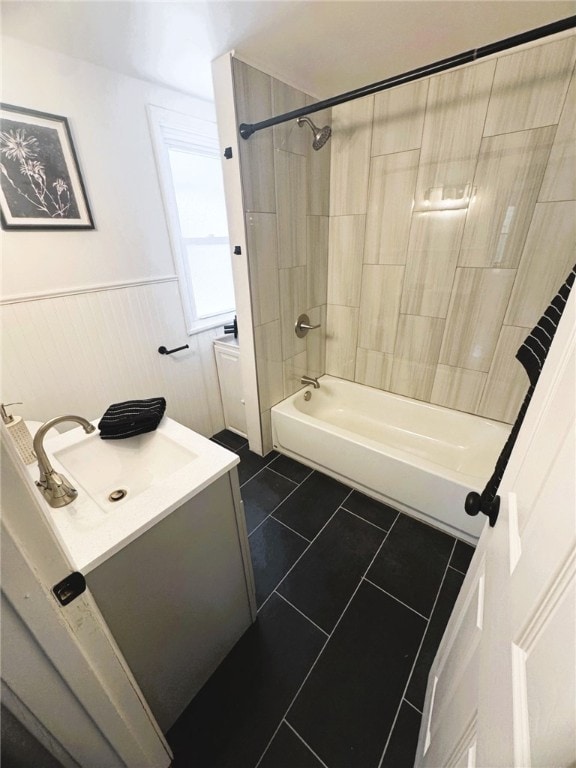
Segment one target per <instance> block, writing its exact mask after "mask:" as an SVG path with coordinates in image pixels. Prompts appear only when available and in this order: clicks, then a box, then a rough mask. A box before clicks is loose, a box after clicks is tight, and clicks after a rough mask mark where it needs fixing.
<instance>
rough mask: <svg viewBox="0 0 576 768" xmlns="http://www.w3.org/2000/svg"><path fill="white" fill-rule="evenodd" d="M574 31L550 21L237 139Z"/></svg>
mask: <svg viewBox="0 0 576 768" xmlns="http://www.w3.org/2000/svg"><path fill="white" fill-rule="evenodd" d="M574 27H576V16H568V17H567V18H566V19H560V20H559V21H554V22H552V23H551V24H546V25H545V26H543V27H537V28H536V29H530V30H528V31H527V32H522V33H520V34H519V35H514V36H513V37H507V38H506V39H504V40H499V41H498V42H496V43H490V44H489V45H483V46H482V47H480V48H473V49H471V50H469V51H466V52H465V53H459V54H456V55H455V56H450V57H449V58H447V59H441V60H440V61H435V62H434V63H433V64H427V65H426V66H424V67H418V68H417V69H412V70H410V71H409V72H404V73H403V74H401V75H394V76H393V77H389V78H387V79H386V80H380V81H379V82H377V83H372V84H371V85H364V86H362V87H361V88H356V89H355V90H353V91H347V92H346V93H341V94H340V95H339V96H333V97H332V98H330V99H324V101H318V102H316V104H312V105H310V106H308V107H301V108H300V109H294V110H292V112H285V113H284V114H282V115H277V116H276V117H270V118H268V120H261V121H260V122H259V123H242V124H241V125H240V126H239V131H240V136H242V138H243V139H249V138H250V136H252V134H253V133H256V131H260V130H262V128H270V127H271V126H272V125H278V124H279V123H285V122H287V121H288V120H295V119H296V118H297V117H304V115H311V114H313V113H314V112H320V110H322V109H329V108H330V107H336V106H337V105H338V104H344V103H345V102H347V101H353V100H354V99H360V98H362V96H369V95H370V94H372V93H378V92H379V91H385V90H387V89H388V88H394V87H395V86H397V85H402V84H403V83H410V82H412V81H413V80H420V79H421V78H423V77H428V76H429V75H433V74H437V73H438V72H445V71H446V70H448V69H453V68H454V67H459V66H461V65H462V64H469V63H470V62H474V61H477V60H478V59H482V58H484V57H485V56H490V55H491V54H493V53H499V52H500V51H505V50H507V49H508V48H515V47H516V46H518V45H522V44H523V43H530V42H532V41H534V40H539V39H540V38H542V37H548V36H549V35H554V34H556V33H557V32H565V31H566V30H568V29H573V28H574Z"/></svg>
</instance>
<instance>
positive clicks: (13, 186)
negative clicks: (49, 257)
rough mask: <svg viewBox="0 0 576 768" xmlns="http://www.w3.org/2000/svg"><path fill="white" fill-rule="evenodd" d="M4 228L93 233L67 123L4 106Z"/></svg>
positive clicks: (0, 161)
mask: <svg viewBox="0 0 576 768" xmlns="http://www.w3.org/2000/svg"><path fill="white" fill-rule="evenodd" d="M0 218H1V222H2V228H3V229H7V230H8V229H20V230H33V229H37V230H51V229H54V230H63V229H94V221H93V219H92V214H91V212H90V207H89V205H88V199H87V196H86V190H85V188H84V183H83V181H82V176H81V174H80V168H79V165H78V159H77V157H76V152H75V150H74V144H73V143H72V135H71V133H70V127H69V125H68V120H67V119H66V118H65V117H61V116H59V115H51V114H47V113H45V112H37V111H36V110H32V109H26V108H24V107H15V106H12V105H11V104H0Z"/></svg>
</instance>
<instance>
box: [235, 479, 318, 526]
mask: <svg viewBox="0 0 576 768" xmlns="http://www.w3.org/2000/svg"><path fill="white" fill-rule="evenodd" d="M262 469H267V467H263V468H262ZM261 471H262V470H261ZM272 471H274V470H272ZM256 474H259V473H258V472H257V473H256ZM276 474H278V472H276ZM254 477H256V475H254ZM281 477H284V475H281ZM308 477H309V476H308ZM284 479H285V480H288V479H289V478H284ZM306 479H308V478H306ZM290 482H291V483H293V482H294V480H290ZM303 482H304V480H302V483H303ZM302 483H298V484H297V485H296V486H295V487H294V488H292V490H291V491H290V493H289V494H288V495H287V496H285V497H284V498H283V499H282V501H280V502H279V503H278V504H276V506H275V507H274V509H272V510H271V511H270V512H268V514H267V515H266V517H265V518H264V519H263V520H261V521H260V522H259V523H258V525H257V526H256V528H254V529H253V530H251V531H250V533H249V534H248V538H250V536H252V534H253V533H254V531H257V530H258V528H260V526H261V525H263V524H264V523H265V522H266V520H268V518H269V517H270V515H273V514H274V512H276V510H277V509H278V507H281V506H282V504H284V502H285V501H286V499H289V498H290V496H292V494H293V493H295V492H296V491H297V490H298V488H300V486H301V485H302ZM244 505H246V502H244ZM274 519H276V518H274Z"/></svg>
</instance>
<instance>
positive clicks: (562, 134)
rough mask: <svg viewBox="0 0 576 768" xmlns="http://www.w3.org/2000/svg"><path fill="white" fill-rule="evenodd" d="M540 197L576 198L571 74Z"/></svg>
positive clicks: (575, 95) (575, 91) (575, 105)
mask: <svg viewBox="0 0 576 768" xmlns="http://www.w3.org/2000/svg"><path fill="white" fill-rule="evenodd" d="M538 199H539V200H543V201H544V200H545V201H550V200H576V75H574V76H573V77H572V80H571V83H570V88H569V89H568V93H567V95H566V101H565V103H564V109H563V110H562V116H561V117H560V122H559V123H558V129H557V131H556V136H555V137H554V145H553V146H552V152H551V153H550V158H549V160H548V165H547V167H546V173H545V174H544V181H543V182H542V189H541V190H540V196H539V198H538Z"/></svg>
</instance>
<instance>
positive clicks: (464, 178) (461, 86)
mask: <svg viewBox="0 0 576 768" xmlns="http://www.w3.org/2000/svg"><path fill="white" fill-rule="evenodd" d="M495 67H496V62H495V61H486V62H484V63H482V64H478V65H476V66H473V67H466V68H464V69H460V70H455V71H454V72H448V73H445V74H443V75H438V76H436V77H433V78H431V80H430V89H429V91H428V102H427V107H426V117H425V120H424V132H423V135H422V150H421V152H420V171H419V174H418V184H417V191H416V202H417V203H418V202H419V201H421V200H423V199H424V194H425V192H426V190H427V189H429V188H430V187H443V186H450V187H452V186H464V185H466V184H469V183H471V181H472V178H473V176H474V169H475V167H476V160H477V157H478V149H479V147H480V141H481V138H482V126H483V125H484V119H485V116H486V110H487V109H488V99H489V96H490V87H491V85H492V79H493V76H494V69H495Z"/></svg>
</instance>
